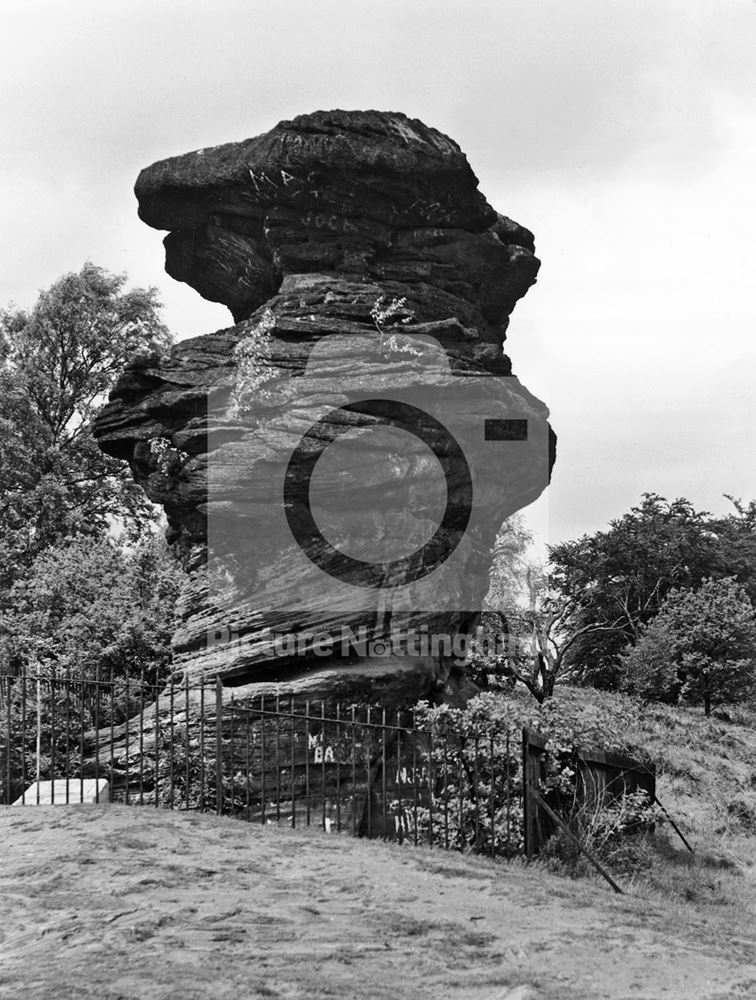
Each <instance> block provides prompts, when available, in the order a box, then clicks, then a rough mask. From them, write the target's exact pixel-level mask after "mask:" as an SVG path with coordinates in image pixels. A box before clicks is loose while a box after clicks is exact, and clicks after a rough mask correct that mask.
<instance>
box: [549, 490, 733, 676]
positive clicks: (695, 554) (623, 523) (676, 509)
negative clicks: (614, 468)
mask: <svg viewBox="0 0 756 1000" xmlns="http://www.w3.org/2000/svg"><path fill="white" fill-rule="evenodd" d="M550 559H551V563H552V566H553V574H552V579H553V582H554V586H555V587H556V589H557V590H558V592H559V593H560V595H561V597H562V598H563V600H564V601H565V602H566V605H567V608H568V615H567V618H566V620H565V621H564V625H565V626H567V627H569V629H570V631H573V632H576V633H578V632H580V630H581V629H584V630H585V631H583V632H582V633H581V634H580V635H579V636H578V638H577V640H576V641H575V642H574V643H572V645H571V647H570V649H569V652H568V654H567V656H566V663H565V666H566V667H569V668H570V670H571V673H572V676H573V677H574V678H575V679H577V680H580V681H582V682H584V683H589V684H595V685H596V686H597V687H610V688H611V687H617V686H618V685H619V681H620V676H621V672H620V660H619V655H620V652H621V651H622V650H623V648H624V647H625V646H626V645H627V644H628V643H630V644H632V643H634V642H636V641H637V639H638V638H639V637H640V634H641V632H642V629H643V626H644V625H645V624H646V623H647V622H648V621H650V620H651V618H653V617H654V615H656V614H657V612H658V611H659V609H660V607H661V605H662V603H663V601H664V598H665V597H666V595H667V594H668V593H669V591H670V590H672V589H673V588H680V587H696V586H698V585H699V584H700V583H701V581H702V580H703V579H704V578H706V577H707V576H710V575H722V574H723V572H724V567H723V550H722V545H721V543H720V540H719V538H718V536H717V534H716V532H715V531H714V530H713V525H712V523H711V520H710V519H709V517H708V515H707V514H705V513H702V512H699V511H696V510H695V509H694V508H693V506H692V504H691V503H690V502H689V501H688V500H685V499H677V500H674V501H668V500H665V499H664V498H663V497H660V496H658V495H656V494H654V493H645V494H644V495H643V501H642V503H641V504H640V505H639V506H637V507H633V508H631V510H630V512H629V513H627V514H625V515H624V516H623V517H621V518H619V519H617V520H615V521H612V522H611V524H610V527H609V529H608V530H607V531H598V532H596V533H595V534H593V535H584V536H583V537H582V538H580V539H578V540H577V541H573V542H564V543H562V544H561V545H556V546H553V547H552V548H551V549H550ZM590 625H598V626H602V628H601V629H594V630H591V629H590V628H588V626H590ZM610 625H613V626H615V627H612V628H609V627H608V626H610Z"/></svg>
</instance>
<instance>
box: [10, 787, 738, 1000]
mask: <svg viewBox="0 0 756 1000" xmlns="http://www.w3.org/2000/svg"><path fill="white" fill-rule="evenodd" d="M0 838H1V842H2V848H1V850H2V855H1V856H2V861H0V996H2V997H3V998H5V997H9V998H11V997H12V998H14V1000H16V998H21V997H23V998H26V1000H42V998H44V1000H68V998H77V1000H79V998H86V1000H88V998H97V1000H132V998H134V1000H136V998H139V1000H169V998H170V1000H173V998H182V1000H195V998H196V1000H199V998H203V1000H204V998H213V1000H215V998H219V1000H224V998H227V997H229V998H230V997H233V998H235V1000H238V998H247V997H272V998H282V1000H290V998H291V1000H294V998H300V997H301V998H307V1000H324V998H330V997H340V998H341V997H345V998H357V1000H362V998H364V1000H373V998H375V1000H379V998H391V1000H397V998H399V1000H403V998H412V1000H414V998H426V997H427V998H430V997H433V998H434V1000H452V998H454V1000H463V998H464V1000H467V998H474V1000H478V998H480V1000H489V998H490V1000H504V998H506V997H510V998H512V1000H515V998H516V1000H525V998H528V1000H531V998H539V1000H594V998H596V1000H608V998H616V1000H620V998H628V1000H631V998H632V1000H661V998H676V1000H695V998H706V1000H715V998H725V997H727V998H730V997H750V998H753V997H756V929H754V928H753V927H750V926H749V925H748V922H747V921H746V922H745V923H743V924H742V925H739V924H738V923H737V922H736V921H735V920H734V919H733V918H732V917H726V916H723V917H721V918H720V917H717V916H715V917H711V916H708V915H707V916H704V915H702V914H700V913H696V912H695V911H692V910H690V909H687V908H683V907H677V906H672V905H669V906H667V905H664V904H660V903H658V902H657V903H650V902H648V901H644V900H642V899H638V898H632V897H629V896H625V897H620V896H614V895H613V894H612V893H611V892H610V891H609V890H608V887H606V886H605V885H604V884H603V883H602V882H599V881H596V882H593V881H590V880H583V881H570V880H568V879H565V878H560V877H557V876H554V875H550V874H548V873H546V872H544V871H541V870H538V869H534V868H531V869H526V868H524V867H523V866H522V865H520V864H511V865H504V864H500V865H491V864H490V863H488V862H486V861H483V860H481V859H475V858H465V857H462V856H460V855H456V854H446V853H444V852H438V851H428V850H427V849H425V850H420V849H414V848H407V847H399V846H398V845H384V844H380V843H376V842H372V843H367V842H364V841H356V840H353V839H351V838H349V837H346V836H344V837H339V836H326V835H325V834H322V833H320V832H317V831H303V832H299V831H290V830H277V829H273V828H270V827H269V828H266V829H260V828H258V827H253V826H250V825H248V824H245V823H242V822H239V821H236V820H231V819H219V818H216V817H213V816H203V815H197V814H179V813H174V814H172V813H168V812H165V811H162V810H160V811H158V810H154V809H150V808H148V807H130V808H129V807H124V806H99V807H97V806H69V807H65V806H55V807H41V806H40V807H27V808H3V809H2V810H0ZM525 987H527V988H525Z"/></svg>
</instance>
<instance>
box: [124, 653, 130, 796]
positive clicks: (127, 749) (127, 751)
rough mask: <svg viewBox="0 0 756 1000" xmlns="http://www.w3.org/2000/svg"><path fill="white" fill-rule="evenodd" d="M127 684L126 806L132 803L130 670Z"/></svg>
mask: <svg viewBox="0 0 756 1000" xmlns="http://www.w3.org/2000/svg"><path fill="white" fill-rule="evenodd" d="M125 682H126V692H125V698H126V720H125V721H126V734H125V737H126V738H125V749H124V753H125V758H124V759H125V761H126V774H125V776H124V777H125V782H126V787H125V789H124V800H125V802H126V805H129V804H130V802H129V786H130V784H131V781H130V778H131V767H130V765H129V737H130V736H131V689H130V685H129V671H128V668H127V669H126V678H125Z"/></svg>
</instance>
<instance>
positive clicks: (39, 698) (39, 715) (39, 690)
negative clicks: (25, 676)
mask: <svg viewBox="0 0 756 1000" xmlns="http://www.w3.org/2000/svg"><path fill="white" fill-rule="evenodd" d="M36 667H37V760H36V765H37V766H36V768H35V776H36V782H37V800H36V801H37V805H39V783H40V780H41V777H42V775H41V771H40V767H41V764H40V761H41V758H42V678H41V677H40V674H39V670H40V667H39V663H37V664H36Z"/></svg>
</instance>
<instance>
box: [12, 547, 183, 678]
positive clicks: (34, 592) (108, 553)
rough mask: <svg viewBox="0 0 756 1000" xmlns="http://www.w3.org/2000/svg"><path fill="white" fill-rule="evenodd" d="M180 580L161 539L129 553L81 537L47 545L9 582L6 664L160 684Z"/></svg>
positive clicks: (163, 675) (170, 555)
mask: <svg viewBox="0 0 756 1000" xmlns="http://www.w3.org/2000/svg"><path fill="white" fill-rule="evenodd" d="M182 578H183V572H182V570H181V569H180V567H179V566H178V564H177V563H176V560H175V558H174V557H173V555H172V554H171V553H170V551H169V550H168V548H167V545H166V543H165V540H164V539H163V538H162V537H160V536H148V537H145V538H143V539H142V540H141V542H140V543H139V544H138V545H137V546H136V547H135V548H133V549H131V550H125V549H122V548H121V547H119V546H118V545H117V544H115V543H114V542H113V541H112V540H111V539H108V538H100V539H98V538H91V537H87V536H83V535H82V536H79V537H76V538H69V539H66V540H64V541H63V542H61V543H59V544H58V545H54V546H51V547H49V548H48V549H46V550H45V551H44V552H42V553H40V555H38V556H37V558H36V559H35V561H34V563H33V564H32V566H31V568H30V570H29V572H28V573H27V574H26V575H25V577H24V578H23V579H21V580H18V581H17V582H16V583H15V584H14V586H13V588H12V590H11V592H10V595H9V599H8V602H7V606H6V609H5V611H4V612H3V613H2V615H0V625H1V626H2V631H3V634H4V637H5V642H4V647H5V656H6V661H7V663H6V666H10V667H12V668H14V671H17V670H18V669H19V668H20V667H21V666H26V667H27V668H29V669H30V670H31V671H33V672H37V671H42V672H46V673H49V672H51V671H53V670H54V671H55V673H56V674H57V675H58V676H59V677H62V676H63V675H64V674H65V673H66V672H67V671H69V672H70V673H71V676H73V677H77V678H85V679H91V678H93V677H94V676H95V675H96V674H97V673H99V674H101V675H102V676H110V675H111V674H112V675H114V676H116V677H124V676H125V675H126V674H127V673H129V674H130V675H131V676H132V677H133V678H134V679H138V678H140V677H141V676H144V678H145V680H146V682H149V683H152V684H154V683H157V682H158V681H162V680H163V678H164V677H165V675H166V672H167V670H168V669H169V664H170V648H171V646H170V644H171V635H172V633H173V630H174V607H175V603H176V599H177V596H178V591H179V587H180V585H181V581H182Z"/></svg>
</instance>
